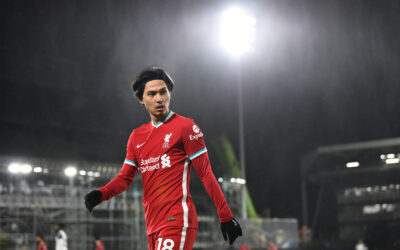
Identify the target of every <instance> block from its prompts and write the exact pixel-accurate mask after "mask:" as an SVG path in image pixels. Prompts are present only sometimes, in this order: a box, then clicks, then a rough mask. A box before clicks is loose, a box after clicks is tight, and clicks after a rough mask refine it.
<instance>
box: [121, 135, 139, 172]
mask: <svg viewBox="0 0 400 250" xmlns="http://www.w3.org/2000/svg"><path fill="white" fill-rule="evenodd" d="M134 133H135V131H133V132H132V134H131V136H130V137H129V140H128V145H127V147H126V157H125V161H124V164H128V165H131V166H134V167H137V166H138V164H137V158H136V152H135V147H134V146H133V145H134V143H133V138H134Z"/></svg>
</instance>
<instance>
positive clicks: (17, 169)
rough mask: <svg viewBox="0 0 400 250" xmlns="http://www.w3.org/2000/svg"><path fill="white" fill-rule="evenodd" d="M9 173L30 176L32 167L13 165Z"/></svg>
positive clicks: (25, 164) (9, 168) (9, 167)
mask: <svg viewBox="0 0 400 250" xmlns="http://www.w3.org/2000/svg"><path fill="white" fill-rule="evenodd" d="M8 171H9V172H10V173H12V174H29V173H30V172H32V166H31V165H30V164H27V163H24V164H20V163H15V162H14V163H11V164H10V165H9V166H8Z"/></svg>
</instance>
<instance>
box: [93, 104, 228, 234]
mask: <svg viewBox="0 0 400 250" xmlns="http://www.w3.org/2000/svg"><path fill="white" fill-rule="evenodd" d="M192 166H194V168H195V170H196V172H197V174H198V175H199V176H200V179H201V181H202V182H203V184H204V186H205V188H206V190H207V192H208V194H209V195H210V197H211V198H212V200H213V202H214V204H215V206H216V207H217V210H218V215H219V217H220V220H221V221H222V222H225V221H228V220H230V219H232V218H233V215H232V213H231V211H230V209H229V207H228V205H227V204H226V200H225V198H224V196H223V194H222V191H221V189H220V187H219V185H218V182H217V181H216V179H215V176H214V174H213V173H212V171H211V166H210V163H209V160H208V154H207V148H206V146H205V143H204V138H203V133H202V132H201V130H200V128H199V127H198V126H197V125H196V124H195V123H194V122H193V120H191V119H189V118H185V117H182V116H179V115H177V114H174V113H173V112H172V111H170V112H169V113H168V115H167V116H166V117H165V119H164V120H163V121H162V122H159V123H157V124H155V123H154V122H149V123H147V124H145V125H143V126H141V127H139V128H137V129H135V130H134V131H133V132H132V134H131V136H130V138H129V141H128V145H127V156H126V159H125V162H124V166H123V168H122V169H121V171H120V173H119V175H118V176H117V177H116V178H114V179H113V180H112V181H111V182H110V183H109V184H107V185H106V186H105V187H102V188H100V189H99V190H100V191H101V192H102V200H106V199H110V198H111V197H112V196H114V195H116V194H118V193H120V192H122V191H124V190H126V189H127V188H128V187H129V185H130V184H131V182H132V180H133V178H134V176H135V175H136V173H137V170H139V171H140V173H141V175H142V183H143V206H144V210H145V220H146V228H147V234H151V233H154V232H157V231H159V230H160V229H162V228H164V227H168V226H171V227H189V228H197V216H196V209H195V207H194V204H193V202H192V197H191V195H190V193H189V181H190V171H191V168H192Z"/></svg>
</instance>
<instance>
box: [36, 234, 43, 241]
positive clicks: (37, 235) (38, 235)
mask: <svg viewBox="0 0 400 250" xmlns="http://www.w3.org/2000/svg"><path fill="white" fill-rule="evenodd" d="M36 237H40V238H42V240H44V237H43V234H42V233H37V234H36Z"/></svg>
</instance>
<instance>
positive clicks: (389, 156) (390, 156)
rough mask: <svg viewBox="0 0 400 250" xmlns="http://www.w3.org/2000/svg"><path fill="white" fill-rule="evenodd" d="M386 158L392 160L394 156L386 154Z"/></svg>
mask: <svg viewBox="0 0 400 250" xmlns="http://www.w3.org/2000/svg"><path fill="white" fill-rule="evenodd" d="M386 157H387V158H388V159H392V158H394V154H387V155H386Z"/></svg>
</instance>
